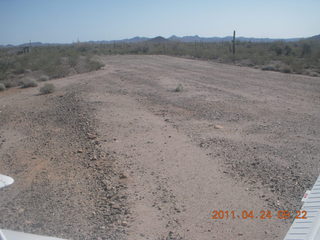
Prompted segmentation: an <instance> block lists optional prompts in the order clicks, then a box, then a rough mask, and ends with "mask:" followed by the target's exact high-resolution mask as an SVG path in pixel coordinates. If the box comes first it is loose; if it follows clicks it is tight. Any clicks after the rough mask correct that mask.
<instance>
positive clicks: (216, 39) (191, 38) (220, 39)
mask: <svg viewBox="0 0 320 240" xmlns="http://www.w3.org/2000/svg"><path fill="white" fill-rule="evenodd" d="M303 39H316V40H317V39H319V40H320V35H316V36H313V37H310V38H248V37H236V40H237V41H241V42H275V41H284V42H295V41H300V40H303ZM145 41H148V42H153V43H163V42H169V41H171V42H186V43H188V42H205V43H210V42H229V41H232V36H226V37H200V36H198V35H194V36H183V37H178V36H176V35H172V36H171V37H169V38H164V37H162V36H158V37H155V38H147V37H139V36H137V37H133V38H127V39H122V40H112V41H105V40H103V41H88V42H82V43H93V44H95V43H98V44H111V43H140V42H145ZM51 45H68V44H62V43H41V42H32V43H31V46H51ZM13 46H14V45H11V44H10V45H9V44H8V45H0V47H13ZM17 46H20V47H24V46H30V43H24V44H20V45H17Z"/></svg>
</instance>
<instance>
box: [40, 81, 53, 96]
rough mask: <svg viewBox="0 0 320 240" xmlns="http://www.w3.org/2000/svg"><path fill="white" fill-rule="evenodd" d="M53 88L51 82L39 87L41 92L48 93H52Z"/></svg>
mask: <svg viewBox="0 0 320 240" xmlns="http://www.w3.org/2000/svg"><path fill="white" fill-rule="evenodd" d="M54 90H55V86H54V85H53V84H52V83H46V84H44V86H43V87H41V88H40V93H41V94H49V93H53V92H54Z"/></svg>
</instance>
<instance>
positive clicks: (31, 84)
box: [21, 78, 38, 88]
mask: <svg viewBox="0 0 320 240" xmlns="http://www.w3.org/2000/svg"><path fill="white" fill-rule="evenodd" d="M37 86H38V83H37V82H36V81H35V80H34V79H32V78H25V79H23V80H22V81H21V87H22V88H29V87H37Z"/></svg>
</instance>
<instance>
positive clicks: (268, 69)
mask: <svg viewBox="0 0 320 240" xmlns="http://www.w3.org/2000/svg"><path fill="white" fill-rule="evenodd" d="M261 69H262V70H263V71H276V70H277V69H276V68H275V67H274V66H270V65H268V66H264V67H262V68H261Z"/></svg>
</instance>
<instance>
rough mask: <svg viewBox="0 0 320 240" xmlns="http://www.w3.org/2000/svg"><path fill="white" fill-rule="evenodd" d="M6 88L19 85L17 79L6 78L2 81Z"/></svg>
mask: <svg viewBox="0 0 320 240" xmlns="http://www.w3.org/2000/svg"><path fill="white" fill-rule="evenodd" d="M2 83H3V84H4V86H5V87H6V88H12V87H16V86H18V85H19V83H18V81H17V80H6V81H4V82H2Z"/></svg>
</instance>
